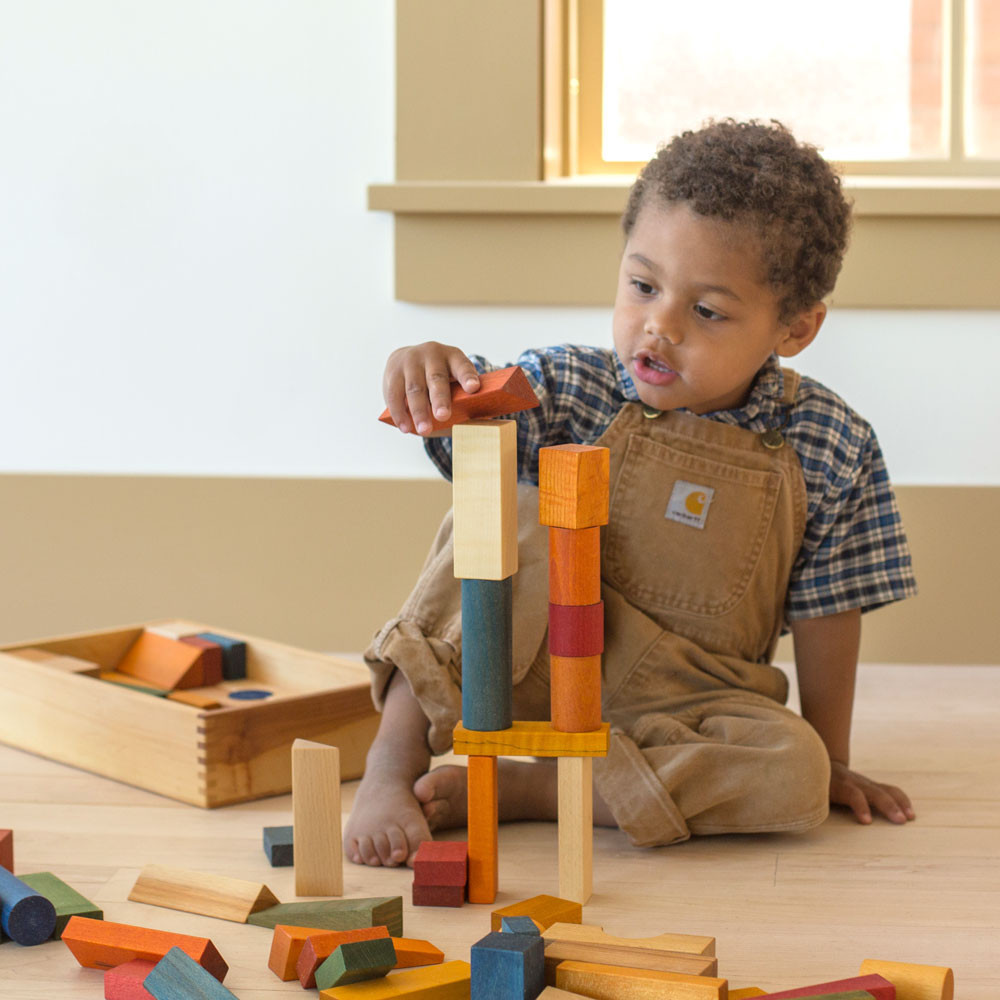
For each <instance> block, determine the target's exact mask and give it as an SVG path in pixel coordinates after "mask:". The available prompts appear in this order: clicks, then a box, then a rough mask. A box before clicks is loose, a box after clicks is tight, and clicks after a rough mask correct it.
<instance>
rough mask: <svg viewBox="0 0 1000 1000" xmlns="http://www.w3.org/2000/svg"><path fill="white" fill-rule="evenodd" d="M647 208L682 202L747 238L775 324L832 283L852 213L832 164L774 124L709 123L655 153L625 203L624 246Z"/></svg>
mask: <svg viewBox="0 0 1000 1000" xmlns="http://www.w3.org/2000/svg"><path fill="white" fill-rule="evenodd" d="M653 200H658V201H660V202H663V203H667V202H687V204H688V205H690V206H691V208H692V209H693V210H694V211H695V212H697V213H698V214H699V215H704V216H708V217H710V218H716V219H723V220H725V221H726V222H732V223H735V224H736V225H738V226H741V227H744V228H746V230H747V231H748V232H749V233H751V234H752V235H753V236H754V237H755V238H756V239H757V240H758V241H759V243H760V246H761V249H762V254H763V264H764V268H765V273H766V279H765V280H766V281H767V283H768V285H770V287H771V288H773V289H774V291H775V292H776V294H777V295H778V299H779V318H780V319H781V321H782V322H788V321H789V320H790V319H791V318H792V317H794V316H795V315H796V314H797V313H798V312H800V311H801V310H803V309H805V308H807V307H808V306H810V305H812V304H813V303H814V302H819V301H820V300H821V299H822V298H823V297H824V296H825V295H827V294H828V293H829V292H830V291H832V289H833V286H834V284H835V283H836V280H837V275H838V273H839V272H840V265H841V262H842V261H843V257H844V251H845V249H846V248H847V234H848V230H849V228H850V215H851V208H850V205H849V204H848V202H847V200H846V198H845V197H844V194H843V192H842V190H841V186H840V177H839V176H838V175H837V174H836V172H835V171H834V170H833V168H832V167H831V166H830V164H829V163H828V162H827V161H826V160H824V159H823V157H822V156H820V154H819V153H818V152H817V150H816V148H815V147H814V146H810V145H807V144H806V143H799V142H798V141H797V140H796V139H795V137H794V136H793V135H792V133H791V132H790V131H789V130H788V129H787V128H785V127H784V126H783V125H782V124H781V123H780V122H777V121H771V122H770V123H764V122H760V121H756V120H754V121H748V122H737V121H734V120H733V119H731V118H730V119H726V120H725V121H718V122H709V123H708V124H707V125H705V126H704V127H703V128H701V129H699V130H698V131H697V132H683V133H682V134H681V135H678V136H677V137H676V138H674V139H673V140H672V141H671V142H669V143H668V144H667V145H665V146H662V147H660V149H659V151H658V152H657V154H656V156H655V157H654V158H653V159H652V160H650V161H649V163H647V164H646V166H645V167H643V169H642V171H641V173H640V174H639V177H638V179H637V180H636V182H635V184H633V186H632V190H631V192H630V193H629V198H628V204H627V205H626V207H625V214H624V215H623V216H622V228H623V229H624V230H625V236H626V238H627V237H628V235H629V234H630V233H631V231H632V227H633V226H634V225H635V221H636V219H637V218H638V215H639V211H640V209H641V208H642V206H643V205H644V204H646V203H647V202H650V201H653Z"/></svg>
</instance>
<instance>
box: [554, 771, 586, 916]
mask: <svg viewBox="0 0 1000 1000" xmlns="http://www.w3.org/2000/svg"><path fill="white" fill-rule="evenodd" d="M557 767H558V768H559V777H558V783H559V895H560V896H561V897H562V898H563V899H572V900H574V901H575V902H577V903H587V902H589V900H590V897H591V894H592V893H593V891H594V758H593V757H560V758H559V760H558V762H557Z"/></svg>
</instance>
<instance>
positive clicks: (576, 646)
mask: <svg viewBox="0 0 1000 1000" xmlns="http://www.w3.org/2000/svg"><path fill="white" fill-rule="evenodd" d="M549 652H550V653H551V654H552V655H553V656H600V655H601V653H603V652H604V601H598V602H597V603H596V604H583V605H573V604H570V605H567V604H549Z"/></svg>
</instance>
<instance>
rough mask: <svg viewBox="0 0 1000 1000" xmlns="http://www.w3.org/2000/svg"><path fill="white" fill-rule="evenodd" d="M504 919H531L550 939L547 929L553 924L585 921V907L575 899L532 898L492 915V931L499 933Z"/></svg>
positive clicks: (495, 911) (554, 897)
mask: <svg viewBox="0 0 1000 1000" xmlns="http://www.w3.org/2000/svg"><path fill="white" fill-rule="evenodd" d="M504 917H531V919H532V920H534V921H535V923H536V924H538V927H539V930H541V931H542V932H543V933H544V936H545V937H546V939H547V938H548V932H547V929H548V928H549V927H551V926H552V925H553V924H578V923H580V921H581V920H583V907H582V906H581V905H580V904H579V903H578V902H576V901H575V900H573V899H560V898H559V897H558V896H546V895H541V896H532V897H531V898H530V899H522V900H521V901H520V902H519V903H511V904H510V905H509V906H504V907H502V908H501V909H499V910H494V911H493V912H492V913H491V914H490V930H491V931H499V930H500V925H501V923H502V921H503V918H504Z"/></svg>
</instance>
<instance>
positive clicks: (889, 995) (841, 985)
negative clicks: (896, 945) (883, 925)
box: [730, 974, 896, 1000]
mask: <svg viewBox="0 0 1000 1000" xmlns="http://www.w3.org/2000/svg"><path fill="white" fill-rule="evenodd" d="M856 990H862V991H864V992H866V993H868V994H870V995H871V996H873V997H875V1000H896V987H895V986H893V985H892V983H890V982H889V980H888V979H886V978H885V977H884V976H880V975H877V974H871V975H867V976H854V977H853V978H851V979H836V980H834V981H833V982H829V983H818V984H817V985H815V986H802V987H799V988H798V989H791V990H782V991H781V992H779V993H767V994H761V995H763V996H766V997H767V1000H792V998H794V997H819V996H825V995H827V994H830V993H847V992H850V991H856ZM730 1000H732V994H730Z"/></svg>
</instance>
